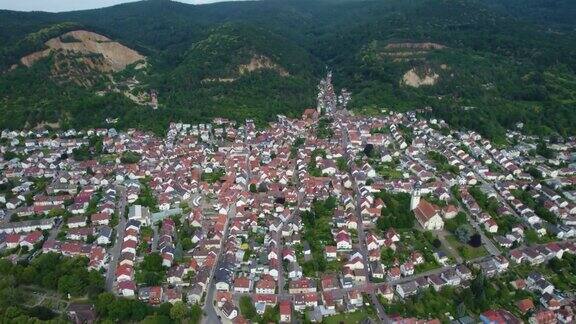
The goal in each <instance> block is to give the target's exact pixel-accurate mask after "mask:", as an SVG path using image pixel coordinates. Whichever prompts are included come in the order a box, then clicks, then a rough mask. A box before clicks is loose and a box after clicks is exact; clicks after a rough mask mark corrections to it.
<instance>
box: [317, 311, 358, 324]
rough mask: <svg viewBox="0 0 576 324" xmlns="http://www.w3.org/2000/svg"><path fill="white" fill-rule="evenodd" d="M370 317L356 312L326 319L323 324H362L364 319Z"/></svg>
mask: <svg viewBox="0 0 576 324" xmlns="http://www.w3.org/2000/svg"><path fill="white" fill-rule="evenodd" d="M368 317H369V316H368V315H367V314H366V313H365V312H361V311H356V312H353V313H347V314H338V315H334V316H329V317H326V318H324V320H323V321H322V323H325V324H340V323H360V322H361V321H362V320H363V319H365V318H368Z"/></svg>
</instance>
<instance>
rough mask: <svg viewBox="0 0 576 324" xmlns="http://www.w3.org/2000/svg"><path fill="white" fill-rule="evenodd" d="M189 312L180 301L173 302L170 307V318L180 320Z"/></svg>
mask: <svg viewBox="0 0 576 324" xmlns="http://www.w3.org/2000/svg"><path fill="white" fill-rule="evenodd" d="M189 314H190V310H189V309H188V307H187V306H186V305H185V304H184V303H183V302H181V301H179V302H176V303H174V306H172V308H171V309H170V318H171V319H173V320H174V321H177V322H181V321H182V320H184V319H185V318H187V317H188V315H189Z"/></svg>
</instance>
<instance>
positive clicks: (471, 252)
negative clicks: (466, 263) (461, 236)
mask: <svg viewBox="0 0 576 324" xmlns="http://www.w3.org/2000/svg"><path fill="white" fill-rule="evenodd" d="M446 239H447V240H448V242H449V243H450V245H452V247H453V248H455V249H456V250H457V251H458V253H459V254H460V256H461V257H462V258H463V259H464V260H472V259H476V258H479V257H483V256H487V255H488V251H486V248H484V246H480V247H477V248H475V247H471V246H470V245H468V244H462V243H461V242H460V241H458V239H457V238H456V237H455V236H454V235H449V236H446Z"/></svg>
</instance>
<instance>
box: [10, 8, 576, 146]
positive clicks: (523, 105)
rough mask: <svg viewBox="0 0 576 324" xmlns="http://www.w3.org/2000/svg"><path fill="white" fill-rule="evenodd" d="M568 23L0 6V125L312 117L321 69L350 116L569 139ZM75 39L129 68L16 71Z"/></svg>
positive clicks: (524, 11)
mask: <svg viewBox="0 0 576 324" xmlns="http://www.w3.org/2000/svg"><path fill="white" fill-rule="evenodd" d="M574 12H575V5H574V3H573V2H572V1H566V0H529V1H517V0H489V1H470V0H467V1H465V0H414V1H403V0H373V1H372V0H366V1H362V0H316V1H310V0H306V1H301V0H285V1H280V0H263V1H241V2H229V3H216V4H211V5H197V6H194V5H186V4H182V3H177V2H172V1H167V0H148V1H141V2H136V3H128V4H123V5H118V6H114V7H109V8H103V9H98V10H88V11H78V12H69V13H58V14H51V13H38V12H36V13H19V12H10V11H0V70H1V71H2V72H1V73H2V74H1V76H0V110H1V111H2V114H1V115H0V127H10V128H17V127H22V126H28V127H32V126H34V125H37V124H44V123H55V122H59V123H58V126H60V127H95V126H103V125H105V120H106V118H107V117H114V118H118V125H117V126H118V127H133V126H137V127H142V128H146V129H151V130H154V131H157V132H159V133H160V132H163V130H164V129H165V127H166V126H167V124H168V123H169V122H170V121H187V122H193V121H203V120H207V119H209V118H212V117H214V116H222V117H228V118H233V119H238V120H241V119H244V118H247V117H250V118H254V119H255V120H256V121H257V122H258V123H264V122H266V121H267V120H270V119H272V118H274V116H275V115H276V114H280V113H282V114H286V115H291V116H295V115H298V114H300V113H301V111H302V110H303V109H305V108H307V107H310V106H313V105H314V101H315V91H316V88H315V87H316V84H317V82H318V80H319V78H320V77H321V76H322V75H323V74H324V73H325V71H326V67H328V68H330V69H332V70H333V71H334V77H335V82H336V86H338V87H346V88H348V89H350V90H351V91H352V94H353V95H352V102H351V107H352V108H353V109H358V110H362V111H379V109H381V108H388V109H396V110H403V109H413V108H420V107H425V106H430V107H432V108H433V114H434V115H436V116H440V117H442V118H444V119H446V120H447V121H449V122H450V123H452V124H454V125H456V126H462V127H468V128H473V129H477V130H478V131H480V132H481V133H483V134H485V135H487V136H490V137H492V138H494V139H502V138H503V135H504V131H505V129H506V128H512V127H515V125H516V123H518V122H523V123H524V125H525V128H524V129H525V131H528V132H531V133H535V134H539V135H546V134H559V135H561V136H568V135H575V133H576V109H574V105H575V103H576V73H575V71H576V31H575V27H576V23H575V22H574V19H570V18H571V17H573V15H572V13H574ZM79 29H82V30H87V31H90V32H94V33H98V34H100V35H104V36H106V37H108V38H109V39H111V40H113V41H117V42H119V43H121V44H122V45H124V46H126V47H128V48H130V49H132V50H134V51H137V52H138V53H140V54H141V55H143V56H145V58H146V59H145V61H146V66H145V68H142V69H141V68H140V67H138V68H136V67H135V66H129V67H128V68H126V69H125V70H123V71H120V72H114V73H111V74H110V75H107V76H106V77H105V78H101V79H102V80H103V81H102V82H91V83H90V84H89V85H79V84H78V83H77V82H76V83H74V82H63V80H62V78H61V75H62V73H59V74H58V73H55V71H54V68H53V67H54V60H55V58H56V59H58V56H57V54H56V53H55V54H54V55H52V56H50V57H47V58H45V59H43V60H40V61H39V62H38V63H36V64H34V65H33V66H31V67H25V66H23V65H22V64H21V63H19V60H20V58H22V57H23V56H25V55H28V54H30V53H33V52H35V51H39V50H42V49H43V48H44V47H45V46H44V45H43V44H44V42H46V41H47V40H49V39H51V38H54V37H58V36H60V35H62V34H64V33H66V32H69V31H71V30H79ZM58 54H59V55H62V54H63V53H58ZM64 54H66V53H64ZM67 55H70V53H68V54H67ZM73 58H74V59H77V58H76V57H73ZM91 59H93V58H91ZM77 60H79V61H82V60H83V61H86V57H83V58H82V59H77ZM67 61H73V60H72V59H69V60H67ZM15 64H16V65H15ZM72 68H76V71H84V70H83V69H82V68H81V67H80V66H75V64H73V67H72ZM73 71H74V70H73ZM91 71H92V70H91ZM90 73H97V72H95V71H92V72H90ZM70 74H71V75H75V74H74V72H71V73H70ZM56 76H58V77H56ZM91 77H94V78H95V77H96V75H92V76H91ZM95 79H97V78H95ZM107 80H109V81H107ZM152 92H153V93H157V94H158V103H159V108H158V109H157V110H152V109H151V107H150V105H149V104H148V101H149V99H150V94H151V93H152ZM87 111H89V112H90V113H89V114H87V113H86V112H87ZM53 125H54V124H53Z"/></svg>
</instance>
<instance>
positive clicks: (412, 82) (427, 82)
mask: <svg viewBox="0 0 576 324" xmlns="http://www.w3.org/2000/svg"><path fill="white" fill-rule="evenodd" d="M439 77H440V76H439V75H438V74H436V73H435V72H434V71H432V70H429V69H427V70H426V71H424V73H423V74H419V73H418V72H417V71H416V69H415V68H412V69H410V70H409V71H408V72H406V73H405V74H404V76H403V77H402V83H403V84H405V85H407V86H410V87H414V88H418V87H420V86H433V85H435V84H436V82H437V81H438V78H439Z"/></svg>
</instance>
